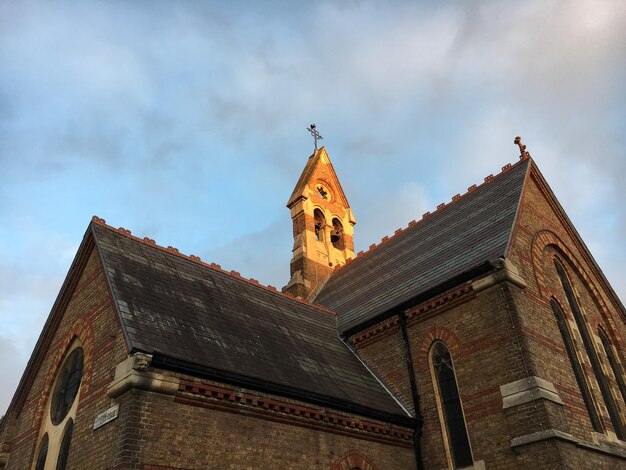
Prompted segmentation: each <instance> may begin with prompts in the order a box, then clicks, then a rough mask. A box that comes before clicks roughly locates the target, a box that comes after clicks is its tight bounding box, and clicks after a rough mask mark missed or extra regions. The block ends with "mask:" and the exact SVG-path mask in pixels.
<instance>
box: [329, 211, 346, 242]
mask: <svg viewBox="0 0 626 470" xmlns="http://www.w3.org/2000/svg"><path fill="white" fill-rule="evenodd" d="M330 241H331V243H332V244H333V246H334V247H335V248H337V249H338V250H343V249H344V243H343V225H341V222H339V219H337V218H336V217H335V218H334V219H333V232H332V234H331V235H330Z"/></svg>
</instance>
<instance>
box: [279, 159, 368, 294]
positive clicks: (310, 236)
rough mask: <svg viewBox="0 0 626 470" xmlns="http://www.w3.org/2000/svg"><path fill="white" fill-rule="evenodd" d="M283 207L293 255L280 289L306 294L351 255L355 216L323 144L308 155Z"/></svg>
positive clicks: (313, 289) (319, 285)
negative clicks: (289, 225)
mask: <svg viewBox="0 0 626 470" xmlns="http://www.w3.org/2000/svg"><path fill="white" fill-rule="evenodd" d="M287 207H288V208H289V210H290V213H291V219H292V221H293V256H292V258H291V264H290V268H291V269H290V270H291V278H290V280H289V283H288V284H287V285H286V286H285V287H284V288H283V291H285V292H288V293H290V294H293V295H296V296H299V297H303V298H309V297H310V296H311V294H312V293H314V292H315V291H316V290H317V288H318V287H321V286H322V285H323V283H324V282H325V281H326V279H328V277H329V276H330V275H331V273H332V272H333V270H334V269H335V266H337V265H338V264H345V263H346V260H348V259H349V258H353V257H354V241H353V234H354V228H353V227H354V225H355V224H356V220H355V218H354V215H353V214H352V210H351V209H350V205H349V204H348V200H347V199H346V196H345V194H344V192H343V190H342V189H341V184H340V183H339V179H338V178H337V174H336V173H335V170H334V168H333V165H332V163H331V162H330V158H329V157H328V153H327V152H326V149H325V148H324V147H321V148H320V149H315V151H314V152H313V155H311V156H310V157H309V159H308V161H307V163H306V165H305V167H304V170H303V171H302V174H301V175H300V179H299V180H298V183H297V184H296V187H295V189H294V190H293V193H292V194H291V197H290V198H289V201H288V202H287Z"/></svg>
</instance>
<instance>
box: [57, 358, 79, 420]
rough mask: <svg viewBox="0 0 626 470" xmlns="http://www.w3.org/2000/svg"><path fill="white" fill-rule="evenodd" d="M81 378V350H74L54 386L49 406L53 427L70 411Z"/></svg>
mask: <svg viewBox="0 0 626 470" xmlns="http://www.w3.org/2000/svg"><path fill="white" fill-rule="evenodd" d="M82 377H83V348H76V349H74V350H73V351H72V352H71V353H70V355H69V356H68V357H67V359H66V360H65V362H64V363H63V367H61V371H60V372H59V375H58V377H57V381H56V385H55V386H54V393H53V394H52V404H51V406H50V419H51V420H52V424H54V425H55V426H56V425H57V424H59V423H61V422H62V421H63V420H64V419H65V417H66V416H67V413H68V412H69V411H70V408H71V407H72V404H73V403H74V399H75V398H76V394H77V393H78V388H79V387H80V381H81V379H82Z"/></svg>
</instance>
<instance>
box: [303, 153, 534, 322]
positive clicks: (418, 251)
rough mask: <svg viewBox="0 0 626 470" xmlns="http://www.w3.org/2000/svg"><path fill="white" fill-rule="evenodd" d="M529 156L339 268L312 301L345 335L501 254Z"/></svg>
mask: <svg viewBox="0 0 626 470" xmlns="http://www.w3.org/2000/svg"><path fill="white" fill-rule="evenodd" d="M529 162H530V159H526V160H521V161H519V162H518V163H516V164H515V165H513V166H512V167H511V168H510V169H508V170H507V171H503V172H502V173H501V174H499V175H497V176H495V177H494V178H492V179H489V181H488V182H486V183H484V184H483V185H481V186H478V187H476V188H473V189H472V190H471V191H469V192H468V193H466V194H465V195H463V196H461V197H460V198H455V200H454V201H453V202H452V203H451V204H448V205H446V206H445V207H442V208H441V209H438V210H437V211H436V212H433V213H431V214H429V215H428V216H427V217H425V218H423V219H422V220H421V221H420V222H419V223H416V224H409V225H410V226H409V227H408V228H406V229H404V230H402V231H400V232H398V233H397V234H396V235H394V236H393V237H389V239H388V240H385V242H384V243H382V244H380V245H377V246H375V247H374V248H372V249H371V250H370V251H368V252H366V253H364V254H362V255H360V256H357V258H356V259H354V260H352V261H351V262H350V263H348V264H346V265H345V266H343V267H341V269H338V270H337V271H334V272H333V274H332V275H331V277H330V279H329V280H328V282H326V284H325V285H324V287H323V288H322V289H321V290H320V292H319V293H318V294H317V296H316V298H315V300H314V301H315V302H316V303H319V304H322V305H324V306H326V307H328V308H330V309H332V310H333V311H335V312H336V313H337V325H338V329H339V332H340V334H345V333H347V332H349V331H355V330H357V329H358V328H359V325H362V324H364V323H366V322H369V321H372V320H373V319H374V318H376V317H377V316H379V315H382V314H384V313H386V312H388V311H390V310H392V309H393V308H395V307H397V306H398V305H400V304H402V303H404V302H406V301H408V300H410V299H412V298H414V297H417V296H418V295H419V294H422V293H425V292H427V291H429V290H430V289H433V288H435V287H436V286H438V285H441V284H442V283H444V282H446V281H448V280H450V279H452V278H454V277H455V276H458V275H460V274H462V273H464V272H466V271H469V270H471V269H473V268H475V267H477V266H479V265H481V264H483V263H485V262H489V261H494V260H495V259H496V258H498V257H500V256H503V255H504V254H505V250H506V247H507V243H508V240H509V236H510V234H511V230H512V229H513V223H514V219H515V214H516V212H517V207H518V204H519V201H520V197H521V192H522V188H523V184H524V180H525V175H526V172H527V169H528V165H529Z"/></svg>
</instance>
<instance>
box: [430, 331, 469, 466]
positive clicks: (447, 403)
mask: <svg viewBox="0 0 626 470" xmlns="http://www.w3.org/2000/svg"><path fill="white" fill-rule="evenodd" d="M431 354H432V356H431V360H432V371H433V375H434V379H435V384H436V388H437V392H438V394H437V395H438V398H439V415H440V418H441V421H442V428H444V429H443V430H444V435H445V438H446V439H447V441H448V444H449V447H450V450H451V454H452V455H451V456H450V457H451V458H452V464H453V467H454V468H459V467H467V466H470V465H472V464H473V461H474V460H473V458H472V451H471V449H470V445H469V438H468V436H467V429H466V427H465V417H464V416H463V408H462V406H461V398H460V397H459V389H458V387H457V383H456V375H455V373H454V364H453V363H452V357H451V356H450V351H448V348H447V347H446V346H445V345H444V344H443V343H442V342H441V341H437V342H436V343H435V345H434V346H433V348H432V353H431Z"/></svg>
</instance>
